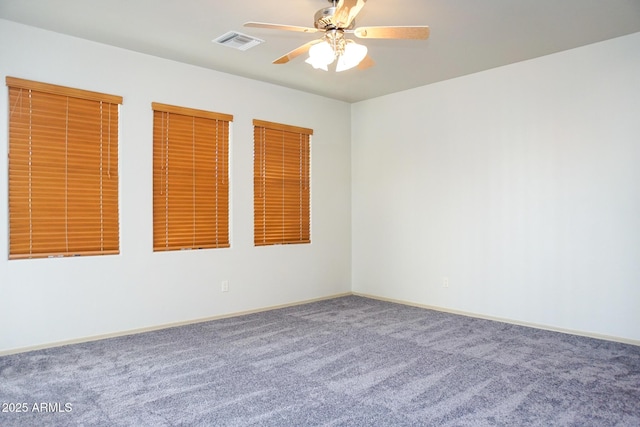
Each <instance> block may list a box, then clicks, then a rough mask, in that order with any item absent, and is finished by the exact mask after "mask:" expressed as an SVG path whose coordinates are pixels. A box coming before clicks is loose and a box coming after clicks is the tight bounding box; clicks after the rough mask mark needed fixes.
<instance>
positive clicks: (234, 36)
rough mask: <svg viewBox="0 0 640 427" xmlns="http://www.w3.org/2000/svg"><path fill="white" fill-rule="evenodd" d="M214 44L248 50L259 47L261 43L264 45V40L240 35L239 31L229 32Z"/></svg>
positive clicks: (215, 40)
mask: <svg viewBox="0 0 640 427" xmlns="http://www.w3.org/2000/svg"><path fill="white" fill-rule="evenodd" d="M213 42H214V43H218V44H221V45H224V46H228V47H232V48H234V49H238V50H247V49H249V48H252V47H254V46H257V45H259V44H260V43H264V40H260V39H257V38H255V37H252V36H248V35H246V34H242V33H238V32H237V31H229V32H228V33H225V34H223V35H221V36H220V37H218V38H217V39H214V40H213Z"/></svg>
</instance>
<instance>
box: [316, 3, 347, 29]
mask: <svg viewBox="0 0 640 427" xmlns="http://www.w3.org/2000/svg"><path fill="white" fill-rule="evenodd" d="M335 13H336V7H335V6H331V7H325V8H324V9H320V10H319V11H317V12H316V14H315V15H314V17H313V20H314V23H313V25H314V26H315V27H316V28H317V29H319V30H323V31H326V30H334V29H336V26H335V25H334V24H333V22H332V18H333V15H335ZM355 25H356V20H355V19H354V20H352V21H351V24H349V26H348V27H345V28H341V30H351V29H353V27H355Z"/></svg>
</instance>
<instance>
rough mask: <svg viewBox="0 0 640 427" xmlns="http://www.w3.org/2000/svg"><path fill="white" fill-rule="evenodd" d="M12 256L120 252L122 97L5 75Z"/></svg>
mask: <svg viewBox="0 0 640 427" xmlns="http://www.w3.org/2000/svg"><path fill="white" fill-rule="evenodd" d="M6 84H7V86H8V87H9V258H10V259H18V258H38V257H59V256H77V255H105V254H117V253H119V223H118V110H119V104H122V97H120V96H114V95H107V94H102V93H97V92H90V91H85V90H80V89H74V88H68V87H64V86H57V85H50V84H47V83H40V82H34V81H29V80H24V79H18V78H14V77H7V78H6Z"/></svg>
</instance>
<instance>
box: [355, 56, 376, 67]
mask: <svg viewBox="0 0 640 427" xmlns="http://www.w3.org/2000/svg"><path fill="white" fill-rule="evenodd" d="M374 65H376V63H375V62H374V61H373V59H372V58H371V57H370V56H369V55H367V56H365V57H364V59H363V60H362V61H360V63H359V64H358V67H357V68H358V70H366V69H367V68H370V67H373V66H374Z"/></svg>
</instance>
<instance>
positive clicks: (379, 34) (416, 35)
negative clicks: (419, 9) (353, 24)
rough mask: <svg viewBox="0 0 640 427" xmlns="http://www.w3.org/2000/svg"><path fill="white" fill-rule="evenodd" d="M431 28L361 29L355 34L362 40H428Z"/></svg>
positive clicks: (424, 26) (356, 30) (357, 29)
mask: <svg viewBox="0 0 640 427" xmlns="http://www.w3.org/2000/svg"><path fill="white" fill-rule="evenodd" d="M429 32H430V31H429V27H428V26H426V25H423V26H420V27H359V28H356V29H355V30H354V31H353V33H354V34H355V36H356V37H359V38H361V39H418V40H421V39H426V38H428V37H429Z"/></svg>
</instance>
